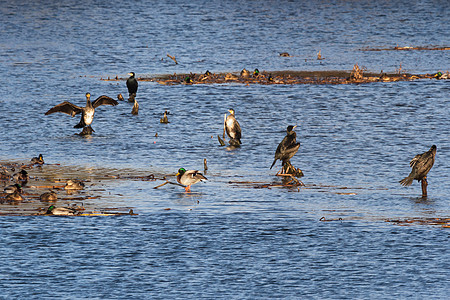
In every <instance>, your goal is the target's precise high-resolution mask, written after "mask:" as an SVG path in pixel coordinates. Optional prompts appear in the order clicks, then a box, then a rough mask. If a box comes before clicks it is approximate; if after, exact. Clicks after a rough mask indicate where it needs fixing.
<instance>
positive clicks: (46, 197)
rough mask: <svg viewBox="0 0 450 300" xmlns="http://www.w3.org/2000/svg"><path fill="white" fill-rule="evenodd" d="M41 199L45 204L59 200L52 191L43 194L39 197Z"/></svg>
mask: <svg viewBox="0 0 450 300" xmlns="http://www.w3.org/2000/svg"><path fill="white" fill-rule="evenodd" d="M39 199H40V200H41V201H44V202H50V201H56V200H57V199H58V196H57V195H56V193H55V191H50V192H46V193H43V194H42V195H41V196H39Z"/></svg>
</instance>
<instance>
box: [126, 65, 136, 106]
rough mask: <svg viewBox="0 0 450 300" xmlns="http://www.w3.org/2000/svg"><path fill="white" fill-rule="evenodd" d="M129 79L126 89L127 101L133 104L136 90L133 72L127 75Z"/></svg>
mask: <svg viewBox="0 0 450 300" xmlns="http://www.w3.org/2000/svg"><path fill="white" fill-rule="evenodd" d="M128 75H130V77H129V78H128V79H127V89H128V95H129V98H128V101H130V102H133V100H134V98H136V93H137V90H138V86H139V84H138V82H137V80H136V78H135V76H136V74H135V73H134V72H130V73H128Z"/></svg>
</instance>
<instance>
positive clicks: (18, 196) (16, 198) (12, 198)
mask: <svg viewBox="0 0 450 300" xmlns="http://www.w3.org/2000/svg"><path fill="white" fill-rule="evenodd" d="M5 200H7V201H22V200H23V197H22V195H21V194H20V192H19V191H15V192H14V193H12V194H8V195H7V196H6V197H5Z"/></svg>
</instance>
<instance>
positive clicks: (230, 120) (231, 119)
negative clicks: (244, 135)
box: [224, 108, 242, 145]
mask: <svg viewBox="0 0 450 300" xmlns="http://www.w3.org/2000/svg"><path fill="white" fill-rule="evenodd" d="M228 112H229V113H230V114H229V115H228V116H227V118H226V119H225V124H224V126H225V130H226V132H227V134H228V136H229V137H230V139H231V140H234V141H236V142H237V144H238V145H240V144H242V143H241V126H240V125H239V122H238V121H237V120H236V117H235V112H234V109H232V108H231V109H229V110H228ZM231 140H230V144H231V143H233V144H236V143H235V142H232V141H231Z"/></svg>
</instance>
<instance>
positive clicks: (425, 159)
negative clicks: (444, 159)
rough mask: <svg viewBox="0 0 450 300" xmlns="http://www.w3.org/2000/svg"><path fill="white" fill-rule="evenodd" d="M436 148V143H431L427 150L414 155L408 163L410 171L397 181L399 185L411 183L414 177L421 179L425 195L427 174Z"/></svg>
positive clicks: (432, 162) (424, 194)
mask: <svg viewBox="0 0 450 300" xmlns="http://www.w3.org/2000/svg"><path fill="white" fill-rule="evenodd" d="M436 150H437V148H436V145H433V146H431V148H430V150H428V151H427V152H424V153H422V154H417V155H416V156H414V158H413V159H412V160H411V162H410V163H409V165H410V167H412V170H411V173H409V175H408V177H405V178H403V179H402V180H400V181H399V182H400V183H401V185H403V186H408V185H411V183H412V182H413V180H414V179H416V180H417V181H422V195H423V196H426V186H427V174H428V172H429V171H430V170H431V167H433V164H434V159H435V157H436Z"/></svg>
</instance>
